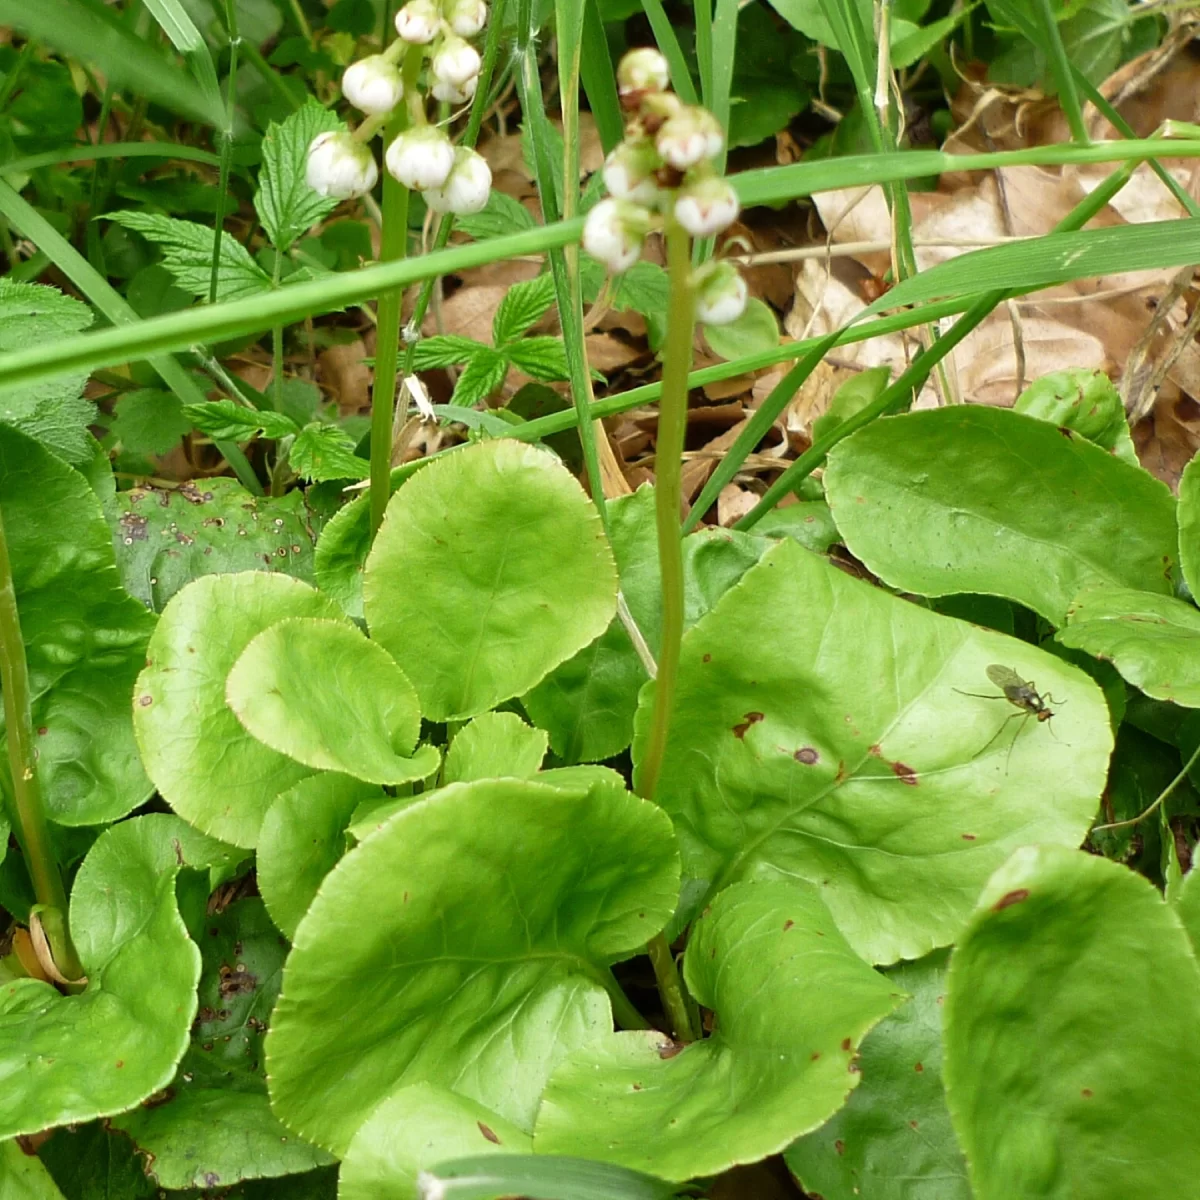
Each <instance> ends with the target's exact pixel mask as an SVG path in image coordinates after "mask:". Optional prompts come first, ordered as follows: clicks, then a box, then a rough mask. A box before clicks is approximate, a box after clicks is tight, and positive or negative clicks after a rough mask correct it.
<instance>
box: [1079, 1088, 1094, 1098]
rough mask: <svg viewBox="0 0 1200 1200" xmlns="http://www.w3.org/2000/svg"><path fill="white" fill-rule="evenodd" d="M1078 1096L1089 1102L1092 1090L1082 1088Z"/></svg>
mask: <svg viewBox="0 0 1200 1200" xmlns="http://www.w3.org/2000/svg"><path fill="white" fill-rule="evenodd" d="M1079 1094H1080V1095H1081V1096H1082V1097H1083V1098H1084V1099H1085V1100H1090V1099H1091V1098H1092V1089H1091V1088H1084V1089H1083V1090H1082V1091H1081V1092H1080V1093H1079Z"/></svg>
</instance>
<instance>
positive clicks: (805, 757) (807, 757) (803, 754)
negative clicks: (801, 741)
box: [792, 746, 821, 767]
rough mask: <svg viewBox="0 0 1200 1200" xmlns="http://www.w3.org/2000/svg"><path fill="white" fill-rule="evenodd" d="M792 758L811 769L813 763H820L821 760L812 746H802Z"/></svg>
mask: <svg viewBox="0 0 1200 1200" xmlns="http://www.w3.org/2000/svg"><path fill="white" fill-rule="evenodd" d="M792 757H793V758H794V759H795V760H796V761H797V762H798V763H803V764H804V765H805V766H806V767H811V766H812V765H813V763H815V762H818V761H819V760H820V758H821V756H820V755H819V754H818V753H817V752H816V750H815V749H814V748H813V747H812V746H801V747H800V749H799V750H797V751H796V753H795V754H793V755H792Z"/></svg>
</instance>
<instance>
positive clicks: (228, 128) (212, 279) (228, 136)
mask: <svg viewBox="0 0 1200 1200" xmlns="http://www.w3.org/2000/svg"><path fill="white" fill-rule="evenodd" d="M225 24H226V26H227V30H226V32H227V33H228V34H229V75H228V76H227V78H226V89H227V90H226V99H225V128H224V129H222V130H221V166H220V169H219V174H218V176H217V212H216V218H215V220H214V221H213V250H212V270H211V272H210V274H209V278H208V302H209V304H216V302H217V284H218V281H219V279H220V274H221V238H222V237H223V236H224V230H225V196H226V193H227V192H228V191H229V166H230V162H231V160H232V158H233V117H234V111H235V109H236V108H237V69H238V48H239V47H240V46H241V44H242V39H241V37H240V36H239V35H238V22H237V6H236V5H235V4H234V2H233V0H225Z"/></svg>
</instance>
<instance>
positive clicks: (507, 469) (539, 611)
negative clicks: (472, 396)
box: [363, 439, 617, 721]
mask: <svg viewBox="0 0 1200 1200" xmlns="http://www.w3.org/2000/svg"><path fill="white" fill-rule="evenodd" d="M500 530H502V531H503V533H502V534H498V531H500ZM616 586H617V580H616V570H615V568H614V566H613V561H612V555H611V553H610V552H609V549H608V544H607V542H606V540H605V538H604V532H603V529H602V528H601V525H600V518H599V516H598V515H597V513H596V511H595V509H594V508H593V507H592V505H591V503H590V502H589V501H588V499H587V498H586V496H585V495H584V494H583V491H582V489H581V488H580V486H579V484H578V482H577V481H576V480H575V479H574V478H573V477H572V476H571V474H570V473H569V472H568V471H567V469H566V468H565V467H563V466H562V465H561V464H560V463H559V462H558V461H557V460H556V459H555V458H554V457H553V456H552V455H550V454H549V453H548V452H547V451H545V450H541V449H538V448H536V447H533V446H525V445H522V444H521V443H519V442H514V441H509V440H506V439H498V440H495V441H487V442H480V443H477V444H476V445H473V446H468V447H466V448H465V449H463V450H460V451H458V452H457V453H455V454H451V455H448V456H447V457H445V458H439V459H436V460H435V461H433V462H432V463H430V465H429V466H428V467H426V468H425V469H424V470H422V471H420V472H419V473H418V474H417V475H415V476H413V478H412V479H410V480H409V481H408V482H407V483H406V484H405V485H404V486H403V487H402V488H401V489H400V491H399V492H398V493H397V494H396V495H395V496H394V497H393V498H392V501H391V504H390V505H389V506H388V511H387V516H386V517H385V519H384V523H383V526H382V528H381V529H380V531H379V536H378V537H377V538H376V540H375V546H374V549H373V550H372V551H371V556H370V558H369V559H368V560H367V569H366V577H365V580H364V586H363V598H364V607H365V611H366V617H367V622H368V624H369V625H370V627H371V635H372V637H374V638H375V639H376V640H377V641H378V642H379V643H380V644H381V645H382V646H383V647H384V648H385V649H386V650H388V651H389V652H390V653H391V654H392V656H393V657H394V658H395V659H396V661H397V662H398V663H399V664H400V666H401V667H403V669H404V672H405V674H406V675H407V676H408V677H409V678H410V679H411V680H412V681H413V684H414V685H415V687H416V689H417V694H418V696H420V698H421V709H422V711H423V713H424V714H425V716H426V717H428V718H429V719H430V720H434V721H442V720H446V719H449V718H453V719H461V718H464V717H471V716H474V715H475V714H476V713H480V712H484V711H485V710H487V709H489V708H494V707H495V706H496V705H497V704H499V703H501V702H502V701H504V700H507V699H509V698H510V697H512V696H516V695H519V694H520V693H522V692H525V691H527V690H528V689H529V688H531V687H532V686H533V685H534V684H535V683H537V682H538V681H539V680H540V679H542V678H543V677H544V676H545V675H546V674H547V673H548V672H549V671H551V670H552V669H553V668H554V667H556V666H558V664H559V663H560V662H563V661H564V660H565V659H567V658H569V657H570V656H571V655H572V654H574V653H575V652H576V651H578V650H580V649H581V648H582V647H584V646H586V645H587V644H588V643H589V642H591V641H592V640H593V639H594V638H596V637H598V636H599V635H600V634H601V633H603V632H604V629H605V627H606V626H607V625H608V623H609V621H610V620H611V619H612V616H613V613H614V612H615V609H616Z"/></svg>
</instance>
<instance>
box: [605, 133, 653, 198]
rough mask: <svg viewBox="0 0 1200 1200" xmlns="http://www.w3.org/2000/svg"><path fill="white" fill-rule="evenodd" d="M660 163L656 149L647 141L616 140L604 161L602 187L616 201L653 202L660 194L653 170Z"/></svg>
mask: <svg viewBox="0 0 1200 1200" xmlns="http://www.w3.org/2000/svg"><path fill="white" fill-rule="evenodd" d="M660 165H661V160H660V159H659V157H658V151H656V150H655V149H654V145H653V143H651V142H649V141H625V142H618V143H617V145H616V146H614V147H613V149H612V152H611V153H610V154H609V156H608V157H607V158H606V159H605V160H604V167H603V174H604V186H605V187H606V188H608V192H609V195H610V196H616V197H617V199H618V200H632V201H633V202H634V203H635V204H647V205H649V204H653V203H654V202H655V201H656V200H657V199H658V195H659V189H658V181H657V180H656V179H655V177H654V172H655V171H657V170H658V168H659V166H660Z"/></svg>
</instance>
